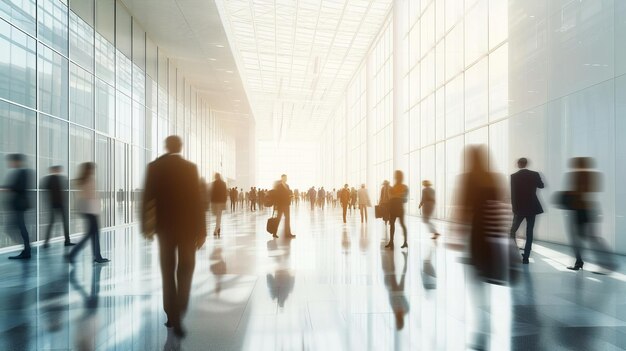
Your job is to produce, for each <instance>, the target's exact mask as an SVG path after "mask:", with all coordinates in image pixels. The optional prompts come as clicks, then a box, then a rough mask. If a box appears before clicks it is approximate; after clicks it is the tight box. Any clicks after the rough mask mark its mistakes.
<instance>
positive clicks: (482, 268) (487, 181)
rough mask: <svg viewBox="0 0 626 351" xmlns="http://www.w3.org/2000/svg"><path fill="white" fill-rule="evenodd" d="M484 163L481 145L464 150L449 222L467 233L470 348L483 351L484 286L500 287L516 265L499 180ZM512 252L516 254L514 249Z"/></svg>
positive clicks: (487, 324) (486, 342)
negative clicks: (471, 313) (472, 317)
mask: <svg viewBox="0 0 626 351" xmlns="http://www.w3.org/2000/svg"><path fill="white" fill-rule="evenodd" d="M488 159H489V157H488V154H487V150H486V147H485V146H484V145H470V146H467V147H466V148H465V160H466V162H467V163H466V165H467V172H466V173H464V174H462V175H461V176H460V177H459V182H458V185H457V191H456V193H455V198H454V202H455V205H456V206H458V208H457V211H455V212H454V214H453V217H454V218H453V219H454V220H456V221H458V222H460V223H461V224H463V225H465V226H464V227H463V228H466V229H467V230H468V231H469V233H467V234H469V254H470V259H469V262H470V263H471V265H472V266H471V267H472V268H471V274H470V276H473V279H470V286H469V288H470V291H469V292H470V297H471V298H472V300H473V301H472V304H471V305H472V307H473V309H474V312H475V313H474V315H475V316H476V317H477V321H476V323H474V325H475V332H474V337H473V339H472V340H471V344H472V345H471V346H472V347H473V348H474V349H479V350H484V349H486V348H487V345H489V335H490V320H489V316H490V311H491V307H490V303H489V301H490V297H489V290H487V287H486V286H485V285H486V284H484V282H485V281H487V282H492V283H503V282H504V280H505V279H507V278H512V277H511V276H510V274H509V269H510V268H512V267H513V265H512V264H511V262H515V261H517V262H519V261H520V257H519V254H518V253H517V252H514V253H513V254H512V255H517V257H515V256H511V255H510V254H509V253H510V250H511V247H513V246H514V244H513V240H512V239H511V238H510V237H509V235H508V234H507V232H508V228H509V226H508V225H509V223H507V222H506V220H504V219H505V218H506V214H507V213H510V212H509V211H510V209H509V208H507V207H506V206H504V187H503V186H502V185H503V183H504V182H503V181H502V178H503V177H502V176H501V175H499V174H496V173H492V172H489V170H488V167H487V164H488V163H487V162H488V161H487V160H488ZM507 240H508V242H510V245H509V246H507ZM513 250H514V251H517V247H515V248H514V249H513ZM503 272H504V273H506V274H504V273H503Z"/></svg>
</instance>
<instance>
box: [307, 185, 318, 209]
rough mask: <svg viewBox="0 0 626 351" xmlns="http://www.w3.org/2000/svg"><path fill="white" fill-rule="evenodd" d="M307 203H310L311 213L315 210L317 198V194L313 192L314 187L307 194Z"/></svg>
mask: <svg viewBox="0 0 626 351" xmlns="http://www.w3.org/2000/svg"><path fill="white" fill-rule="evenodd" d="M308 195H309V202H310V203H311V211H313V210H315V198H316V196H317V192H316V191H315V187H311V189H309V192H308Z"/></svg>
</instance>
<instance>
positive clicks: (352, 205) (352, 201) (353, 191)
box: [350, 187, 359, 213]
mask: <svg viewBox="0 0 626 351" xmlns="http://www.w3.org/2000/svg"><path fill="white" fill-rule="evenodd" d="M358 197H359V195H358V193H357V191H356V189H355V188H354V187H352V188H351V189H350V213H352V211H354V210H356V202H357V200H358Z"/></svg>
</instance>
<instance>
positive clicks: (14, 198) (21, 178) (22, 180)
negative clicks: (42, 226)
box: [5, 168, 32, 211]
mask: <svg viewBox="0 0 626 351" xmlns="http://www.w3.org/2000/svg"><path fill="white" fill-rule="evenodd" d="M31 178H32V176H31V171H30V170H28V169H26V168H19V169H16V170H14V171H13V172H12V175H11V179H10V181H9V184H7V185H6V186H5V188H7V189H8V190H9V191H10V193H11V195H10V196H9V200H8V205H9V208H10V209H11V210H13V211H26V210H28V209H30V208H31V203H30V199H29V198H28V192H27V190H28V187H29V186H30V185H31V184H30V181H31Z"/></svg>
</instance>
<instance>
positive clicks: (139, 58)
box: [133, 20, 146, 71]
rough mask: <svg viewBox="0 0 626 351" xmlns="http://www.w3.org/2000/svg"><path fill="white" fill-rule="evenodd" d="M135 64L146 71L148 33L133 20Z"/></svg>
mask: <svg viewBox="0 0 626 351" xmlns="http://www.w3.org/2000/svg"><path fill="white" fill-rule="evenodd" d="M133 63H134V64H136V65H137V66H139V68H140V69H141V70H144V71H145V70H146V32H145V31H144V30H143V28H141V26H140V25H139V22H137V21H135V20H133Z"/></svg>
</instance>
